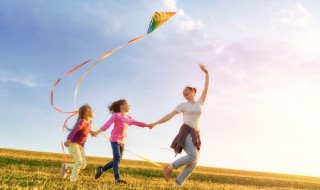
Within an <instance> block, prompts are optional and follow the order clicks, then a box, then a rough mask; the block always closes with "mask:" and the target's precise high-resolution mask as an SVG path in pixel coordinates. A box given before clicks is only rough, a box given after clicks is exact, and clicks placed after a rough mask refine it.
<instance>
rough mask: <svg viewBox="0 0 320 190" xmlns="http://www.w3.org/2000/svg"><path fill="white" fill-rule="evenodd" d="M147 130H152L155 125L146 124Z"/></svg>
mask: <svg viewBox="0 0 320 190" xmlns="http://www.w3.org/2000/svg"><path fill="white" fill-rule="evenodd" d="M146 126H147V127H148V128H149V129H152V128H154V126H156V124H155V123H150V124H147V125H146Z"/></svg>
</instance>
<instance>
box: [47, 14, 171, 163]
mask: <svg viewBox="0 0 320 190" xmlns="http://www.w3.org/2000/svg"><path fill="white" fill-rule="evenodd" d="M174 14H175V12H155V13H154V14H153V16H152V18H151V21H150V24H149V28H148V31H147V34H146V35H144V36H138V37H136V38H134V39H132V40H130V41H128V42H126V43H124V44H122V45H121V46H119V47H117V48H115V49H113V50H111V51H108V52H106V53H103V54H101V55H99V56H98V58H99V60H98V61H96V62H95V63H93V64H92V65H91V66H90V67H89V68H88V69H87V70H86V71H85V72H84V73H83V74H82V75H81V77H80V79H79V80H78V83H77V86H76V89H75V92H74V104H75V108H76V110H75V111H62V110H61V109H59V108H57V107H55V106H54V101H53V99H54V96H53V91H54V88H55V87H56V86H57V85H58V84H59V82H60V81H61V79H62V78H64V77H65V76H67V75H69V74H71V73H72V72H74V71H76V70H77V69H79V68H81V67H82V66H84V65H86V64H87V63H90V62H91V61H92V60H93V59H94V58H91V59H89V60H87V61H85V62H83V63H81V64H79V65H78V66H76V67H74V68H72V69H71V70H69V71H68V72H66V73H65V74H64V75H62V76H61V77H60V78H59V79H58V80H57V81H56V82H55V83H54V85H53V87H52V90H51V97H50V99H51V106H52V107H53V108H54V109H55V110H57V111H58V112H60V113H67V114H71V115H70V116H69V117H68V118H67V119H66V120H65V122H64V124H63V128H62V132H63V131H64V129H65V128H66V124H67V122H68V120H69V119H70V118H71V117H73V116H74V115H76V114H78V111H77V101H76V100H77V92H78V89H79V87H80V84H81V82H82V80H83V79H84V77H85V76H86V75H87V74H88V73H89V72H90V70H91V69H93V68H94V67H95V66H96V65H98V64H99V63H100V62H101V61H103V60H104V59H105V58H107V57H108V56H110V55H111V54H113V53H114V52H116V51H117V50H119V49H121V48H123V47H124V46H126V45H128V44H130V43H133V42H136V41H138V40H140V39H142V38H143V37H145V36H147V35H148V34H150V33H151V32H153V31H154V30H156V29H157V28H158V27H159V26H160V25H162V24H163V23H164V22H166V21H167V20H169V19H170V18H171V17H172V16H173V15H174ZM105 137H106V136H105ZM106 138H108V137H106ZM61 146H62V150H63V153H64V156H65V162H67V157H66V155H65V152H64V146H63V142H62V141H61ZM126 151H128V152H130V151H129V150H126ZM130 153H132V152H130ZM132 154H134V153H132ZM134 155H136V156H138V157H140V158H142V159H144V160H146V161H148V162H150V163H152V164H154V165H157V166H160V165H159V164H157V163H155V162H152V161H151V160H149V159H147V158H144V157H142V156H139V155H137V154H134Z"/></svg>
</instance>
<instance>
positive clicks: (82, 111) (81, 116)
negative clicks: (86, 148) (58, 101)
mask: <svg viewBox="0 0 320 190" xmlns="http://www.w3.org/2000/svg"><path fill="white" fill-rule="evenodd" d="M87 112H89V113H90V114H89V115H91V112H92V109H91V107H90V106H89V105H88V104H85V105H83V106H81V107H80V108H79V113H78V118H77V121H76V123H75V124H74V125H73V127H72V128H71V129H70V128H68V127H66V128H67V129H68V130H69V131H71V130H72V129H73V128H74V127H75V126H76V125H77V123H78V122H79V120H80V119H87V118H88V115H87V114H86V113H87Z"/></svg>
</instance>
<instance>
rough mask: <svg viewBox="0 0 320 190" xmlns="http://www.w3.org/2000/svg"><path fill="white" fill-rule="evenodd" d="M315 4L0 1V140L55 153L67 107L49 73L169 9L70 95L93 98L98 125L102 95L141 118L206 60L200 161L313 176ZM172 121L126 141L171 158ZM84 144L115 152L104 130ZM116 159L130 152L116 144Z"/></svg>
mask: <svg viewBox="0 0 320 190" xmlns="http://www.w3.org/2000/svg"><path fill="white" fill-rule="evenodd" d="M319 8H320V1H318V0H261V1H252V0H243V1H236V0H208V1H191V0H189V1H188V0H157V1H147V0H136V1H125V0H121V1H119V0H118V1H102V0H95V1H84V0H70V1H66V2H63V3H62V2H60V1H40V0H29V1H21V0H20V1H19V0H11V1H0V29H1V30H0V57H1V60H0V104H1V109H0V121H1V123H0V127H1V131H2V132H1V138H0V147H2V148H15V149H25V150H34V151H44V152H58V153H61V152H62V150H61V147H60V141H61V140H65V139H66V136H67V134H68V132H64V133H62V132H61V130H62V125H63V122H64V120H65V119H66V117H67V116H68V115H67V114H62V113H59V112H57V111H56V110H54V109H53V108H52V107H51V105H50V92H51V89H52V87H53V85H54V83H55V81H56V80H57V79H58V78H60V77H61V76H62V75H63V74H64V73H65V72H66V71H68V70H69V69H71V68H73V67H75V66H76V65H78V64H80V63H82V62H84V61H86V60H88V59H90V58H95V60H97V57H98V56H99V55H101V54H102V53H105V52H108V51H110V50H112V49H114V48H116V47H118V46H120V45H121V44H123V43H125V42H127V41H129V40H131V39H133V38H135V37H138V36H141V35H145V34H146V32H147V29H148V26H149V22H150V19H151V17H152V15H153V13H154V12H155V11H175V12H177V13H176V15H174V16H173V17H172V18H171V19H170V20H169V21H167V22H166V23H165V24H163V25H162V26H161V27H159V28H158V29H157V30H155V31H154V32H153V33H151V34H149V35H148V36H146V37H145V38H143V39H141V40H139V41H138V42H135V43H132V44H129V45H127V46H125V47H124V48H122V49H121V50H119V51H117V52H115V53H114V54H112V55H111V56H110V57H108V58H106V59H105V60H104V61H103V62H101V63H100V64H99V65H98V66H96V67H95V68H94V69H93V70H91V72H90V73H88V75H87V76H86V77H85V78H84V80H83V82H82V83H81V86H80V88H79V90H78V95H77V100H76V101H77V105H82V104H86V103H88V104H90V105H91V107H92V108H93V109H94V110H95V118H94V119H93V125H94V126H96V127H100V126H102V125H103V124H104V123H105V122H106V121H107V120H108V119H109V117H110V116H111V115H110V113H109V112H108V110H107V106H108V105H109V104H110V103H112V102H113V101H116V100H118V99H121V98H125V99H127V101H128V102H129V103H130V105H131V110H130V112H129V115H131V116H132V117H133V118H134V119H136V120H138V121H143V122H146V123H152V122H155V121H157V120H159V119H160V118H162V117H163V116H164V115H166V114H168V113H170V112H171V111H172V110H173V109H174V108H175V107H176V106H177V105H178V104H179V103H181V102H184V101H185V99H184V98H183V96H182V91H183V88H184V87H185V86H187V85H190V86H194V87H196V88H197V90H198V94H197V96H196V99H197V98H199V96H200V94H201V91H202V89H203V86H204V79H205V76H204V73H203V72H202V71H201V70H200V69H199V67H198V64H199V63H204V64H205V65H206V67H207V69H208V70H209V73H210V87H209V91H208V95H207V99H206V102H205V105H204V108H203V115H202V118H201V121H200V130H201V139H202V149H201V153H200V158H199V162H198V165H200V166H210V167H217V168H230V169H240V170H253V171H262V172H275V173H285V174H299V175H307V176H316V177H320V162H319V160H320V151H318V149H319V148H318V147H319V144H320V138H319V133H320V119H319V118H320V117H319V115H320V86H319V84H320V75H319V73H320V65H319V64H320V23H319V22H320V13H319V11H318V10H319ZM89 65H90V64H89ZM89 65H87V66H85V67H83V68H81V69H79V70H77V71H76V72H74V73H72V74H70V75H68V76H67V77H65V78H63V79H62V81H61V82H60V83H59V85H58V86H57V87H56V88H55V91H54V102H55V106H56V107H58V108H60V109H62V110H64V111H71V110H74V109H75V105H74V99H73V98H74V97H73V96H74V90H75V87H76V84H77V81H78V80H79V78H80V77H81V75H82V74H83V72H85V70H86V69H87V68H88V67H89ZM74 122H75V118H72V119H71V120H70V121H69V122H68V125H73V124H74ZM181 124H182V115H177V116H175V117H174V118H173V119H171V120H170V121H168V122H166V123H164V124H161V125H158V126H156V127H155V128H154V129H152V130H150V129H147V128H140V127H136V126H130V127H129V130H128V138H127V143H126V148H127V149H128V150H130V151H132V152H134V153H136V154H139V155H142V156H144V157H147V158H149V159H151V160H153V161H157V162H172V161H174V160H175V159H176V158H175V157H174V153H173V152H172V151H171V150H168V148H169V147H170V144H171V141H172V140H173V138H174V137H175V135H176V134H177V132H178V131H179V128H180V126H181ZM110 131H111V130H108V131H106V132H105V134H107V135H108V136H109V135H110ZM85 148H86V155H88V156H99V157H108V158H110V157H112V151H111V146H110V143H109V142H108V141H107V140H106V139H105V138H103V137H102V136H99V137H97V138H92V137H88V140H87V142H86V147H85ZM124 159H139V158H137V157H135V156H134V155H131V154H130V153H128V152H125V153H124ZM62 160H63V158H62ZM101 164H104V163H101Z"/></svg>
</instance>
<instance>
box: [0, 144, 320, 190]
mask: <svg viewBox="0 0 320 190" xmlns="http://www.w3.org/2000/svg"><path fill="white" fill-rule="evenodd" d="M62 158H63V157H62V155H61V154H56V153H45V152H33V151H24V150H13V149H4V148H0V176H1V177H0V189H46V190H49V189H85V190H88V189H140V190H142V189H148V190H149V189H157V190H159V189H210V190H211V189H217V190H223V189H225V190H230V189H233V190H249V189H250V190H251V189H272V190H283V189H290V190H291V189H292V190H293V189H319V190H320V178H315V177H306V176H296V175H283V174H273V173H262V172H251V171H240V170H230V169H220V168H209V167H200V166H199V167H197V168H196V170H195V171H194V173H193V174H192V175H191V177H190V178H189V179H188V180H187V182H186V183H185V184H184V185H183V187H179V188H177V187H175V186H174V185H173V181H174V177H176V176H177V174H178V171H175V172H174V173H173V176H172V179H171V181H170V182H168V183H167V182H165V181H164V179H163V178H162V168H160V167H157V166H153V165H150V164H149V163H146V162H141V161H132V160H123V161H122V162H121V167H120V168H121V175H122V178H123V179H124V180H126V181H127V182H128V184H125V185H123V184H115V183H114V178H113V173H112V170H111V171H108V172H105V173H103V175H102V176H101V177H100V178H99V179H98V180H95V179H94V173H95V169H96V167H97V166H98V165H102V164H104V163H106V162H108V161H110V160H111V159H110V158H98V157H87V162H88V163H87V167H86V168H85V169H84V170H82V171H81V172H80V175H79V182H77V183H74V184H72V183H70V182H69V181H68V179H61V178H60V165H61V161H62ZM69 160H72V159H71V158H69ZM162 165H164V163H162Z"/></svg>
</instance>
